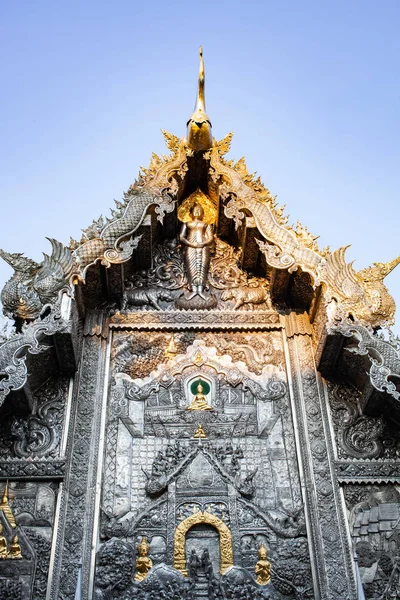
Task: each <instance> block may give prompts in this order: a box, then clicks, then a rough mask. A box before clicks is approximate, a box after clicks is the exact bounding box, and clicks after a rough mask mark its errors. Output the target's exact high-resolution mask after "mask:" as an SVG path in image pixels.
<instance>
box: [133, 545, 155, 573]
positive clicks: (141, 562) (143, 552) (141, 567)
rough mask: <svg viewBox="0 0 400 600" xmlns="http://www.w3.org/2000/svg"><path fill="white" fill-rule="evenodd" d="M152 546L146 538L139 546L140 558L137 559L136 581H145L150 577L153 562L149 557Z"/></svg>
mask: <svg viewBox="0 0 400 600" xmlns="http://www.w3.org/2000/svg"><path fill="white" fill-rule="evenodd" d="M149 549H150V546H149V544H148V542H147V539H146V538H145V537H142V541H141V542H140V544H139V546H138V557H137V559H136V575H135V581H143V579H145V578H146V577H147V575H148V572H149V571H150V569H151V567H152V566H153V561H152V560H151V558H149V557H148V553H149Z"/></svg>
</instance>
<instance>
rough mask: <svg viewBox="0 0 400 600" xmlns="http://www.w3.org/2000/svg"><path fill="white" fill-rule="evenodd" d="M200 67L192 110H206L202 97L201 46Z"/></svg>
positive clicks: (202, 65)
mask: <svg viewBox="0 0 400 600" xmlns="http://www.w3.org/2000/svg"><path fill="white" fill-rule="evenodd" d="M199 52H200V68H199V81H198V85H197V98H196V104H195V106H194V112H196V111H197V110H199V109H200V110H202V111H203V112H206V100H205V97H204V82H205V78H204V60H203V46H200V51H199Z"/></svg>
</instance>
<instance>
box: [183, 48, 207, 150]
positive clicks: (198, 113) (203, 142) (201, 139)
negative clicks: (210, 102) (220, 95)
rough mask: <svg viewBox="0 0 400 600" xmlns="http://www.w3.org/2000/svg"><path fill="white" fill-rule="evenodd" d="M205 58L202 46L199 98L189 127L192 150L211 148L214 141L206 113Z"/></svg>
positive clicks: (198, 86) (189, 141)
mask: <svg viewBox="0 0 400 600" xmlns="http://www.w3.org/2000/svg"><path fill="white" fill-rule="evenodd" d="M204 84H205V75H204V60H203V48H202V46H200V69H199V79H198V85H197V98H196V104H195V107H194V113H193V114H192V116H191V117H190V119H189V121H188V124H187V127H188V135H187V141H188V145H189V147H190V148H191V149H192V150H195V151H196V152H199V151H204V150H209V148H211V146H212V143H213V138H212V133H211V121H210V119H209V118H208V117H207V115H206V101H205V95H204Z"/></svg>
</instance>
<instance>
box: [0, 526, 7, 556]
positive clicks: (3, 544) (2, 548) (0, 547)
mask: <svg viewBox="0 0 400 600" xmlns="http://www.w3.org/2000/svg"><path fill="white" fill-rule="evenodd" d="M2 533H3V525H1V523H0V559H1V558H7V554H8V547H7V540H6V538H5V537H4V535H1V534H2Z"/></svg>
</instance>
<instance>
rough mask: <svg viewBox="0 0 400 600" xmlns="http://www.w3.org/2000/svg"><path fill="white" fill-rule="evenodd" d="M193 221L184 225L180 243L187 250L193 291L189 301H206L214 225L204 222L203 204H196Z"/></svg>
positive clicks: (189, 278) (188, 269) (193, 209)
mask: <svg viewBox="0 0 400 600" xmlns="http://www.w3.org/2000/svg"><path fill="white" fill-rule="evenodd" d="M190 216H191V218H192V220H191V221H188V222H187V223H184V224H183V225H182V229H181V233H180V236H179V241H180V242H181V243H182V244H184V245H185V246H186V248H185V267H186V274H187V278H188V280H189V288H190V290H191V292H190V294H189V296H188V298H187V299H188V300H190V299H191V298H194V296H200V298H203V300H206V299H207V298H206V296H205V295H204V291H203V290H204V287H205V284H206V280H207V274H208V267H209V265H210V254H211V246H212V244H213V241H214V236H213V228H212V225H210V224H208V223H205V222H204V221H203V218H204V211H203V207H202V206H201V204H198V203H196V204H194V205H193V207H192V209H191V211H190Z"/></svg>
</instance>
